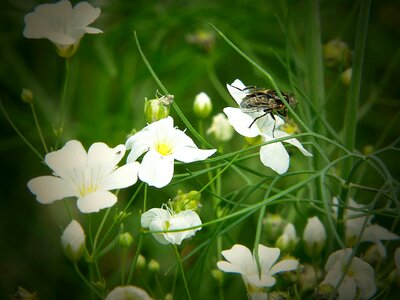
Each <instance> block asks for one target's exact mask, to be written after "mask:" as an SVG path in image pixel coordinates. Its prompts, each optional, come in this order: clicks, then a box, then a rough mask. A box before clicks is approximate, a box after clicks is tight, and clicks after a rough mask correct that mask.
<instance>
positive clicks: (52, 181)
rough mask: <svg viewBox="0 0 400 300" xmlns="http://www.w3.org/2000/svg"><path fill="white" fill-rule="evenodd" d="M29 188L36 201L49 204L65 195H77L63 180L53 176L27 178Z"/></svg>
mask: <svg viewBox="0 0 400 300" xmlns="http://www.w3.org/2000/svg"><path fill="white" fill-rule="evenodd" d="M28 188H29V190H30V191H31V192H32V193H33V194H35V195H36V199H37V201H39V202H40V203H43V204H49V203H52V202H54V201H56V200H61V199H63V198H66V197H71V196H77V193H76V191H75V190H74V189H73V187H71V186H70V185H69V183H68V182H66V181H65V180H63V179H61V178H59V177H54V176H40V177H36V178H33V179H31V180H29V182H28Z"/></svg>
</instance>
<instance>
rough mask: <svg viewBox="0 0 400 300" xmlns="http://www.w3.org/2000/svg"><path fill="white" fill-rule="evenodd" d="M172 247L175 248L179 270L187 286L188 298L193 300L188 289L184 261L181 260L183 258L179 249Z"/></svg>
mask: <svg viewBox="0 0 400 300" xmlns="http://www.w3.org/2000/svg"><path fill="white" fill-rule="evenodd" d="M172 247H173V248H174V251H175V254H176V259H177V260H178V264H179V269H180V271H181V274H182V279H183V284H184V285H185V289H186V294H187V296H188V299H189V300H191V299H192V297H190V292H189V287H188V285H187V282H186V276H185V271H184V270H183V265H182V260H181V256H180V255H179V251H178V247H177V246H176V245H172Z"/></svg>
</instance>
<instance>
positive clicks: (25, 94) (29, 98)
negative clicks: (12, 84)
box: [21, 89, 33, 104]
mask: <svg viewBox="0 0 400 300" xmlns="http://www.w3.org/2000/svg"><path fill="white" fill-rule="evenodd" d="M21 99H22V101H24V102H26V103H29V104H30V103H32V102H33V93H32V91H31V90H29V89H22V92H21Z"/></svg>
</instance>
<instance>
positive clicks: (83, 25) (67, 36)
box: [23, 0, 102, 57]
mask: <svg viewBox="0 0 400 300" xmlns="http://www.w3.org/2000/svg"><path fill="white" fill-rule="evenodd" d="M99 15H100V8H94V7H93V6H91V5H90V4H89V3H88V2H79V3H78V4H76V5H75V7H74V8H72V5H71V3H70V2H69V1H67V0H61V1H59V2H57V3H51V4H41V5H39V6H37V7H36V8H35V11H34V12H31V13H29V14H27V15H26V16H25V19H24V20H25V29H24V32H23V34H24V36H25V37H27V38H33V39H41V38H47V39H49V40H50V41H51V42H53V43H54V44H55V45H56V46H57V48H58V50H59V51H61V52H63V53H65V55H61V54H60V55H61V56H63V57H69V56H71V55H72V54H73V53H74V52H75V50H76V48H77V47H78V44H79V41H80V39H81V38H82V36H83V35H84V34H85V33H91V34H97V33H102V31H101V30H100V29H97V28H93V27H88V25H89V24H91V23H92V22H94V21H95V20H96V19H97V18H98V17H99ZM71 47H72V49H71Z"/></svg>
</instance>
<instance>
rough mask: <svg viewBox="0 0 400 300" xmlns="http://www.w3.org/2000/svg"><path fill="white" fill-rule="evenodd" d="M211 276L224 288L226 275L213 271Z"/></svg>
mask: <svg viewBox="0 0 400 300" xmlns="http://www.w3.org/2000/svg"><path fill="white" fill-rule="evenodd" d="M211 276H212V277H213V278H214V279H215V280H216V281H217V283H218V285H219V286H222V283H223V282H224V273H223V272H222V271H220V270H217V269H213V270H211Z"/></svg>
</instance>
